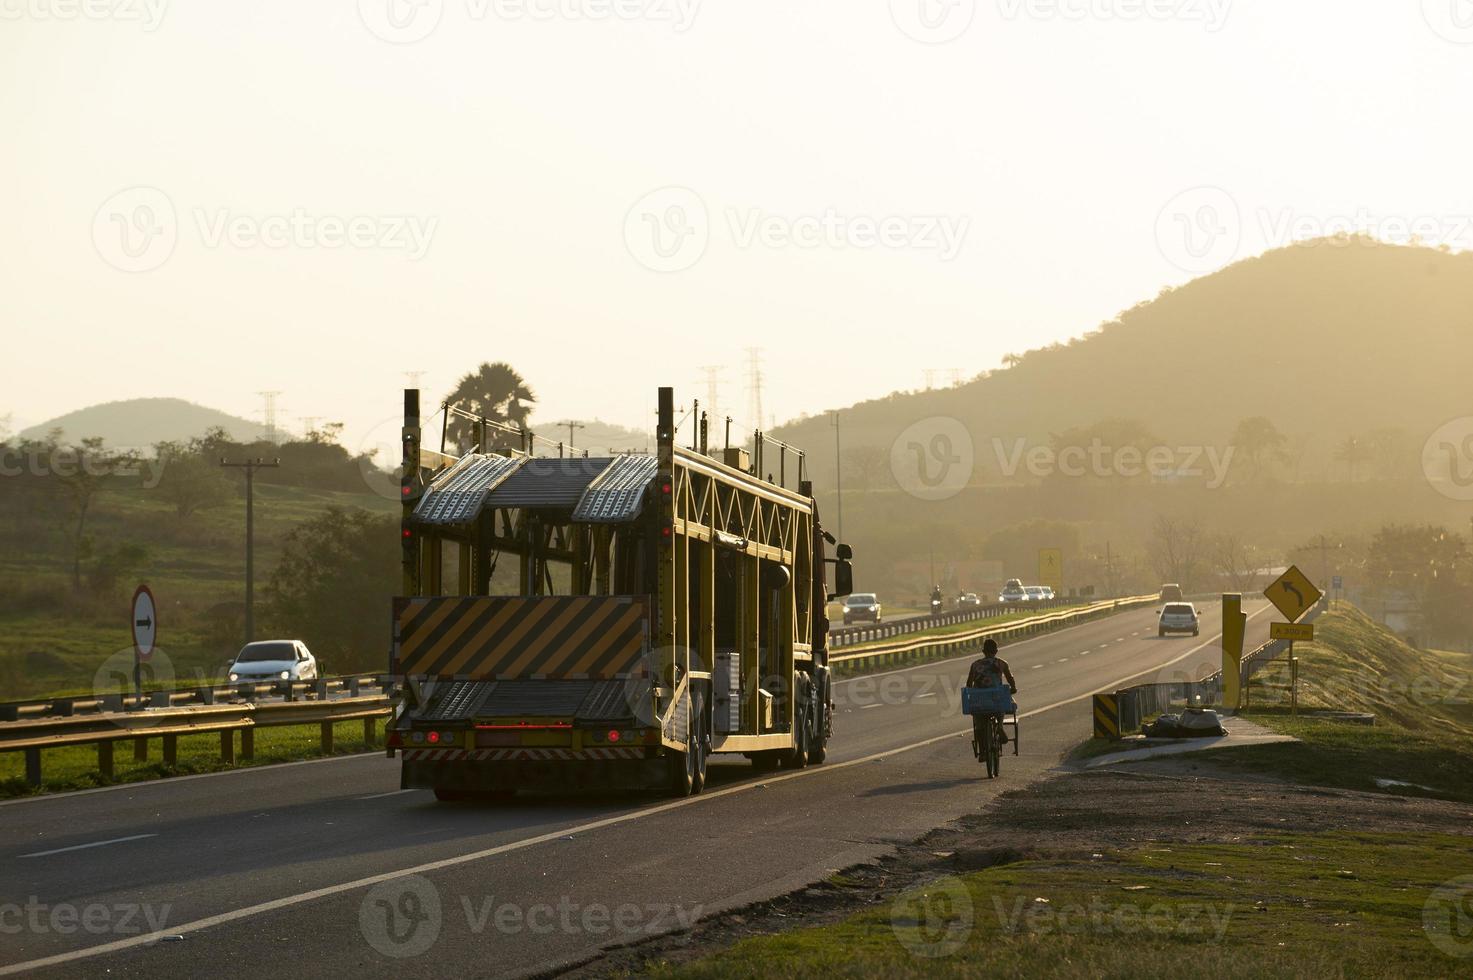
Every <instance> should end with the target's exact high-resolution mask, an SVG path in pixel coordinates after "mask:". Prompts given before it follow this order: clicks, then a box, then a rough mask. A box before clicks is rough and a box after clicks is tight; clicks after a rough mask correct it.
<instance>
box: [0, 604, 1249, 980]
mask: <svg viewBox="0 0 1473 980" xmlns="http://www.w3.org/2000/svg"><path fill="white" fill-rule="evenodd" d="M1245 606H1246V611H1247V612H1248V613H1249V617H1250V618H1249V622H1248V645H1249V647H1250V648H1251V647H1252V646H1256V645H1258V644H1259V643H1262V642H1263V641H1264V640H1266V639H1267V634H1268V622H1269V619H1270V616H1269V614H1268V611H1269V609H1270V608H1271V607H1269V606H1268V605H1267V603H1264V602H1262V601H1259V602H1256V603H1247V602H1245ZM1199 609H1201V610H1202V612H1203V623H1204V629H1203V631H1202V635H1201V636H1200V637H1189V636H1178V637H1167V638H1164V639H1162V638H1158V637H1157V635H1156V623H1155V616H1156V613H1155V610H1154V609H1141V610H1134V611H1130V612H1125V613H1121V614H1118V615H1115V616H1111V617H1107V618H1104V619H1101V620H1097V621H1094V622H1091V623H1086V624H1084V625H1081V626H1077V627H1073V628H1071V629H1067V630H1063V631H1060V632H1057V633H1052V634H1048V635H1045V636H1040V637H1034V638H1031V639H1028V640H1025V641H1021V642H1017V643H1013V644H1010V645H1008V646H1007V647H1005V648H1004V650H1003V653H1002V655H1003V657H1004V658H1005V659H1007V660H1008V661H1009V662H1010V663H1011V665H1012V668H1013V672H1014V675H1015V677H1016V679H1017V682H1018V688H1019V694H1018V702H1019V706H1020V717H1021V740H1020V748H1021V754H1020V755H1019V756H1017V757H1014V756H1012V755H1007V756H1005V757H1004V760H1003V770H1002V776H1001V778H999V779H997V780H992V781H989V780H987V779H986V777H985V773H984V772H983V770H982V767H981V766H980V765H979V764H978V763H977V761H976V760H975V759H973V758H972V755H971V751H970V747H969V735H968V733H969V731H970V726H969V724H968V722H967V719H965V718H964V717H963V716H962V715H961V714H960V694H959V689H960V686H961V682H962V679H963V678H964V677H965V674H966V669H967V666H968V664H969V663H970V661H971V659H972V658H971V657H967V658H963V659H958V660H951V661H945V662H942V663H937V664H928V665H925V666H922V667H914V668H909V669H904V670H897V671H892V672H889V673H885V674H877V675H870V676H868V677H860V678H853V679H850V680H846V681H843V682H841V683H840V684H839V685H838V686H837V687H836V690H835V702H836V706H837V714H836V718H835V726H834V727H835V732H834V738H833V741H832V742H831V743H830V752H829V758H828V761H827V762H826V763H825V764H824V765H822V766H817V767H809V768H807V769H803V770H798V771H795V772H778V773H773V774H768V775H764V776H754V775H753V774H752V771H751V767H750V765H749V764H747V763H746V762H745V761H744V760H742V759H741V758H740V757H735V758H733V759H731V760H726V759H724V758H723V757H717V758H716V759H713V761H712V765H711V777H710V782H709V784H708V787H707V790H706V792H705V793H704V794H702V795H701V796H698V797H691V798H688V799H685V800H669V799H658V798H653V797H648V796H630V795H620V796H598V797H589V796H579V797H548V796H540V797H531V798H527V799H518V800H517V801H516V802H514V803H512V804H510V805H502V806H489V805H487V806H483V805H475V804H457V805H447V804H439V803H436V802H435V800H434V799H433V797H432V796H431V795H430V794H429V793H428V792H424V791H400V790H399V788H398V785H399V763H398V761H397V760H392V761H391V760H388V759H386V758H384V756H383V755H382V754H371V755H362V756H350V757H340V758H335V759H328V760H321V761H312V762H305V763H296V764H291V765H281V766H272V767H263V768H258V769H243V770H237V771H233V772H227V773H220V774H212V775H206V776H195V777H184V778H178V779H170V780H161V781H157V782H152V783H141V784H133V785H127V786H121V787H111V788H107V789H102V790H93V791H87V792H81V793H73V794H68V795H60V796H55V797H40V798H32V799H25V800H18V801H13V802H9V803H4V804H0V975H7V974H12V973H24V974H26V975H34V976H43V977H77V976H109V977H149V978H161V977H176V976H177V977H194V976H200V975H209V974H214V973H217V972H222V971H228V972H229V973H231V974H235V975H261V976H313V977H352V978H355V980H362V978H364V977H378V976H393V977H395V978H405V977H433V978H436V980H443V978H445V977H461V976H487V977H500V976H519V975H528V974H538V973H545V972H551V971H555V970H556V969H558V968H559V967H560V966H564V965H570V964H574V963H578V962H582V961H586V960H588V959H589V958H591V957H595V956H596V955H597V954H598V951H599V950H600V949H601V948H603V947H606V946H608V945H615V944H624V943H629V942H633V941H637V940H638V939H639V938H641V937H643V936H646V935H649V934H651V933H654V932H659V931H665V930H669V929H677V928H680V927H681V926H682V925H685V924H688V923H689V922H690V921H691V920H693V919H695V918H699V917H702V916H710V915H713V914H715V913H717V912H720V911H722V910H724V909H729V908H733V907H737V906H740V905H744V904H748V903H750V902H753V901H759V900H762V899H766V898H770V897H773V896H775V895H779V894H783V893H785V892H788V891H791V890H793V889H795V888H801V887H803V886H804V885H806V884H809V883H811V882H814V881H817V880H820V879H822V878H824V877H826V876H828V875H830V874H832V873H833V872H834V871H836V870H839V869H841V868H843V867H846V866H849V865H853V864H856V863H859V862H862V861H865V860H868V859H871V858H873V857H875V856H877V855H880V854H883V853H885V851H886V850H887V849H888V848H890V847H891V846H892V845H894V844H895V843H898V842H903V841H907V840H911V839H913V838H915V837H916V836H918V835H920V834H922V833H924V832H925V831H927V830H929V829H931V828H932V827H935V826H938V825H940V824H943V823H945V822H947V821H949V820H952V819H954V818H956V817H959V816H961V815H962V814H965V813H969V812H975V811H976V810H977V809H979V808H980V807H981V806H983V805H984V804H985V803H986V802H987V801H988V800H990V799H991V798H992V797H993V796H995V795H996V794H998V793H1000V792H1003V791H1006V790H1008V789H1013V788H1017V787H1019V786H1021V785H1023V784H1024V783H1026V782H1027V781H1028V780H1030V779H1034V778H1037V777H1039V776H1041V775H1043V774H1044V773H1046V772H1047V771H1048V770H1049V769H1051V768H1052V767H1054V766H1055V765H1056V764H1057V763H1058V761H1059V759H1060V756H1061V754H1062V753H1064V752H1066V751H1067V750H1068V749H1069V748H1070V747H1071V746H1073V745H1074V744H1076V743H1077V742H1078V741H1080V740H1081V739H1083V738H1085V737H1087V736H1088V735H1089V732H1090V703H1089V700H1088V698H1089V695H1090V694H1092V693H1094V692H1096V691H1101V690H1113V689H1115V688H1117V687H1123V686H1126V685H1128V684H1137V683H1145V682H1148V681H1153V680H1173V679H1180V678H1182V677H1200V676H1203V675H1204V674H1206V673H1208V672H1210V670H1211V669H1214V668H1215V667H1216V666H1217V664H1218V663H1219V661H1220V654H1219V651H1218V634H1219V625H1220V611H1219V608H1218V605H1217V604H1216V603H1202V604H1199Z"/></svg>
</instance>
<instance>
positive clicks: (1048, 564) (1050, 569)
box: [1038, 548, 1064, 596]
mask: <svg viewBox="0 0 1473 980" xmlns="http://www.w3.org/2000/svg"><path fill="white" fill-rule="evenodd" d="M1038 584H1039V585H1047V586H1048V587H1049V588H1051V589H1053V590H1054V595H1056V596H1061V595H1063V594H1064V552H1063V551H1062V550H1060V549H1059V548H1040V549H1038Z"/></svg>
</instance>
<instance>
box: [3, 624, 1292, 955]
mask: <svg viewBox="0 0 1473 980" xmlns="http://www.w3.org/2000/svg"><path fill="white" fill-rule="evenodd" d="M1269 608H1272V607H1270V606H1268V605H1266V604H1265V606H1264V608H1262V609H1259V610H1258V611H1257V612H1254V613H1250V614H1249V615H1248V618H1249V619H1252V618H1254V617H1255V616H1257V615H1259V614H1260V613H1263V612H1265V611H1267V610H1268V609H1269ZM1221 638H1222V634H1221V633H1219V634H1218V635H1217V636H1214V637H1213V638H1212V639H1210V640H1208V641H1207V642H1206V643H1202V644H1199V645H1197V646H1195V647H1193V648H1192V649H1190V650H1188V651H1187V652H1186V653H1183V654H1182V655H1180V656H1179V657H1176V658H1175V659H1173V660H1170V661H1167V662H1166V663H1164V664H1161V665H1160V666H1159V667H1156V668H1155V669H1154V670H1143V671H1141V672H1140V673H1138V674H1131V675H1130V676H1129V677H1123V678H1121V679H1120V680H1117V681H1114V682H1112V685H1111V686H1119V685H1123V684H1124V682H1125V681H1131V680H1135V679H1136V678H1137V677H1145V676H1146V675H1148V674H1153V673H1159V672H1161V671H1163V670H1165V669H1166V668H1167V667H1170V666H1171V665H1172V664H1175V663H1180V662H1181V661H1183V660H1185V659H1186V658H1187V657H1190V656H1191V655H1192V654H1194V653H1196V652H1197V651H1198V650H1202V649H1205V648H1206V647H1209V646H1211V645H1212V644H1213V643H1215V642H1216V641H1217V640H1219V639H1221ZM957 659H960V658H957ZM928 666H930V665H928ZM1093 696H1094V695H1093V694H1081V695H1079V696H1078V697H1073V698H1067V699H1065V700H1063V701H1055V702H1054V703H1053V704H1046V705H1044V706H1043V707H1041V708H1034V709H1033V710H1032V711H1023V712H1019V713H1018V716H1017V717H1018V718H1019V719H1023V718H1032V717H1034V716H1035V715H1041V714H1043V713H1044V712H1046V711H1053V710H1054V709H1055V708H1062V707H1065V706H1066V705H1070V704H1079V703H1081V702H1084V701H1088V700H1089V699H1090V698H1092V697H1093ZM962 736H966V737H967V738H971V737H972V726H971V725H968V726H967V727H966V728H963V729H961V730H960V731H954V732H947V733H946V734H945V735H935V736H933V737H931V738H927V739H923V740H921V741H919V742H912V743H911V744H910V745H902V746H899V747H898V748H893V749H886V750H885V751H883V752H876V753H875V754H874V755H867V756H864V757H863V758H859V759H850V760H849V761H848V762H831V763H827V764H825V765H823V766H819V767H818V768H816V769H811V768H804V769H795V770H793V771H792V772H789V773H784V774H782V775H776V776H767V777H764V778H763V779H761V780H755V779H754V780H752V781H751V782H746V783H738V784H737V785H735V786H728V787H726V788H725V789H719V790H716V791H715V792H712V793H702V794H701V795H700V796H687V797H685V798H684V799H681V800H671V801H670V802H669V803H662V804H660V805H659V806H655V807H651V808H650V809H648V810H634V811H631V812H629V813H621V814H618V815H617V816H613V817H605V818H603V819H602V820H594V821H591V822H589V823H586V824H583V825H581V826H578V827H568V828H563V829H560V830H554V831H550V832H549V833H546V834H541V835H539V836H537V837H528V838H526V839H524V840H519V841H511V842H510V843H507V844H500V845H497V846H496V847H488V848H486V849H485V850H482V851H474V852H472V853H470V854H461V855H458V856H456V857H452V858H442V859H441V860H439V861H430V862H428V863H427V864H420V865H416V866H414V867H412V868H401V869H399V870H398V871H385V872H383V873H382V874H376V875H370V876H369V877H367V878H359V879H357V880H356V881H345V882H342V883H341V884H337V885H327V886H325V887H323V888H316V889H313V890H312V891H309V892H302V893H301V894H298V895H287V896H285V897H284V898H276V899H272V900H271V901H269V902H261V903H259V904H257V905H249V906H247V907H245V908H241V909H232V910H231V911H229V912H221V913H220V914H219V915H211V916H207V917H206V918H203V919H195V920H194V921H193V922H185V923H182V924H176V925H172V926H170V927H169V928H168V929H161V930H159V931H157V932H150V933H146V934H144V935H141V936H129V937H128V938H127V939H116V940H114V941H112V942H110V943H103V944H102V945H100V946H89V947H88V948H86V949H78V950H73V951H72V952H69V953H57V954H56V955H54V956H45V957H42V958H41V959H38V960H30V961H28V962H25V963H11V964H8V965H6V966H0V977H4V976H11V975H14V974H17V973H26V972H28V971H31V970H40V969H43V968H45V967H48V966H56V965H57V964H59V963H74V962H76V961H77V960H85V959H91V958H92V957H94V956H101V955H102V954H104V953H116V952H119V951H121V950H125V949H132V948H133V947H135V946H143V945H146V944H148V943H153V942H157V941H159V940H160V939H161V938H163V937H164V936H173V935H179V934H181V933H183V934H188V933H191V932H199V931H200V930H202V929H209V928H212V927H214V926H219V925H224V924H225V923H227V922H238V921H240V920H241V919H248V918H251V917H252V916H257V915H263V914H265V913H267V912H274V911H276V910H277V909H284V908H291V907H292V906H294V905H301V904H302V903H304V902H313V901H316V900H317V899H319V898H331V897H332V896H333V895H341V894H342V893H344V892H350V891H356V890H357V889H359V888H369V887H372V886H373V885H377V884H378V883H379V882H382V881H392V880H393V879H395V878H402V877H404V876H405V875H416V874H427V873H429V872H431V871H441V870H443V869H445V868H453V867H456V866H458V865H462V864H468V863H470V862H472V861H480V860H482V859H484V858H488V857H495V856H497V855H498V854H508V853H510V852H512V851H520V850H524V849H525V848H528V847H533V846H535V845H537V844H546V843H548V842H550V841H556V840H562V839H563V838H565V837H569V836H577V835H578V834H586V833H589V832H591V831H594V830H602V829H603V828H604V827H615V826H618V825H619V824H625V823H631V822H633V821H635V820H642V819H644V818H645V817H653V816H657V815H659V814H661V813H667V812H669V811H671V810H678V809H680V808H681V807H686V806H694V805H696V804H698V803H703V802H705V801H706V800H717V799H721V798H722V797H724V796H734V795H735V794H737V793H747V792H751V791H752V790H755V789H760V788H763V787H771V786H773V785H775V784H777V783H785V782H787V781H788V780H790V779H802V778H804V777H812V776H822V775H823V774H824V773H829V772H839V771H841V770H844V769H849V768H851V767H852V766H862V765H864V764H865V763H868V762H878V761H879V760H881V759H888V758H890V757H891V756H892V755H900V754H901V753H902V752H910V751H913V750H915V749H922V748H925V747H927V746H929V745H935V744H936V743H938V742H944V741H946V740H947V739H949V738H960V737H962Z"/></svg>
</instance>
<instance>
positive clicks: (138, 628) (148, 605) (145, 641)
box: [131, 585, 159, 660]
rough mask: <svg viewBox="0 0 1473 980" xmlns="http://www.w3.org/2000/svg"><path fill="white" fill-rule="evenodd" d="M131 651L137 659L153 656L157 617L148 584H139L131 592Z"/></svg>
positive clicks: (157, 630) (157, 628) (156, 634)
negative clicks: (136, 589)
mask: <svg viewBox="0 0 1473 980" xmlns="http://www.w3.org/2000/svg"><path fill="white" fill-rule="evenodd" d="M131 622H132V626H133V652H134V653H136V654H137V655H138V659H139V660H147V659H148V658H149V657H152V656H153V647H154V641H155V639H157V637H158V632H159V617H158V613H157V611H155V609H154V604H153V593H152V592H150V591H148V586H146V585H140V586H139V587H138V591H136V592H134V593H133V618H132V620H131Z"/></svg>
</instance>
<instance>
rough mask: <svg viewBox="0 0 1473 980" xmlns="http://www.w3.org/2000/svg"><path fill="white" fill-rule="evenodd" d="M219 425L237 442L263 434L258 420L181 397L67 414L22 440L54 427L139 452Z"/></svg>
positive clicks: (73, 435)
mask: <svg viewBox="0 0 1473 980" xmlns="http://www.w3.org/2000/svg"><path fill="white" fill-rule="evenodd" d="M217 427H218V428H222V429H224V430H225V431H226V432H227V433H228V434H229V436H230V438H231V440H232V441H235V442H255V441H256V440H258V439H260V438H262V437H263V435H264V430H263V428H262V426H260V425H259V424H257V423H255V422H251V421H248V420H246V419H242V418H238V417H236V416H234V415H230V414H229V413H227V412H222V411H219V410H218V409H214V408H207V407H206V406H204V405H196V404H195V403H194V402H189V401H185V400H184V399H182V398H130V399H127V400H125V401H116V402H104V403H103V404H101V405H92V406H89V407H87V408H80V409H77V410H76V411H74V412H68V413H67V414H65V415H61V416H58V417H56V418H54V419H49V420H47V421H45V422H42V423H40V424H39V425H33V426H31V427H30V428H28V429H26V430H24V431H23V432H21V433H20V436H21V438H22V439H44V438H46V435H47V433H49V432H50V431H51V430H52V429H61V430H62V432H64V433H65V434H66V436H67V438H68V439H72V440H80V439H85V438H88V437H91V436H101V437H102V440H103V442H105V443H106V444H107V445H109V446H114V447H127V448H140V449H141V448H144V447H147V446H152V445H153V444H154V443H156V442H163V441H166V440H169V441H179V442H185V441H187V440H189V439H190V438H192V437H194V436H200V435H204V433H205V432H206V431H207V430H209V429H212V428H217Z"/></svg>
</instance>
